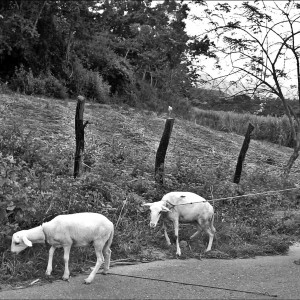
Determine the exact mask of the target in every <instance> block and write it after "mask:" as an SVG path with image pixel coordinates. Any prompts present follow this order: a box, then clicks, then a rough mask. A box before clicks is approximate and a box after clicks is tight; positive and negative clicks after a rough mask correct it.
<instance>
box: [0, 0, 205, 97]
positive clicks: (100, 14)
mask: <svg viewBox="0 0 300 300" xmlns="http://www.w3.org/2000/svg"><path fill="white" fill-rule="evenodd" d="M198 2H199V3H200V2H201V1H198ZM188 13H189V7H188V5H187V4H186V3H184V2H183V1H175V0H166V1H161V2H158V3H154V2H152V1H151V0H135V1H133V0H102V1H47V0H45V1H23V0H4V1H1V3H0V64H1V68H0V80H2V81H4V82H8V83H9V84H10V85H11V86H12V87H13V88H15V89H19V90H20V91H22V92H27V93H39V92H41V93H42V92H43V91H40V90H39V89H42V88H41V86H42V87H43V88H44V89H45V90H46V94H47V92H49V90H50V94H51V91H52V90H53V89H52V90H51V88H50V89H49V86H50V87H51V86H53V85H55V86H56V87H57V88H58V89H61V91H62V93H63V92H64V93H69V95H71V96H72V95H76V94H79V93H83V94H85V95H86V96H89V97H94V98H96V99H97V100H98V101H100V102H105V99H106V98H105V97H107V96H108V94H110V95H113V94H118V95H121V96H122V95H123V96H124V97H125V98H126V99H127V100H128V99H129V98H130V99H129V101H133V100H134V96H133V95H135V99H136V98H137V97H138V96H139V92H140V90H141V88H142V87H143V86H144V85H145V84H146V85H147V86H150V88H153V89H154V91H155V92H156V93H160V96H161V97H162V98H163V94H164V93H165V91H169V90H172V93H173V94H175V95H176V94H178V95H181V96H182V95H183V96H186V93H187V92H188V89H189V87H191V86H192V83H193V82H194V81H195V80H196V79H197V74H196V72H195V70H194V69H193V68H192V67H191V63H190V57H195V56H197V55H206V54H208V53H209V45H210V41H209V40H208V39H207V38H205V39H203V40H199V39H190V38H189V36H188V35H187V33H186V31H185V26H186V25H185V22H184V21H185V20H186V18H187V16H188ZM188 41H189V43H188ZM49 78H50V79H49ZM25 79H26V80H25ZM24 81H26V82H24ZM42 82H46V83H45V85H44V84H41V83H42ZM160 91H161V92H160ZM125 98H124V99H125Z"/></svg>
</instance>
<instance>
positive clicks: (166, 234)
mask: <svg viewBox="0 0 300 300" xmlns="http://www.w3.org/2000/svg"><path fill="white" fill-rule="evenodd" d="M163 229H164V235H165V238H166V241H167V245H168V246H170V245H171V241H170V238H169V236H168V233H167V227H166V224H165V222H163Z"/></svg>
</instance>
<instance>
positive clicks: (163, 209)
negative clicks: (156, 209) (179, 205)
mask: <svg viewBox="0 0 300 300" xmlns="http://www.w3.org/2000/svg"><path fill="white" fill-rule="evenodd" d="M161 210H162V211H170V210H169V209H168V208H167V207H165V206H164V205H162V207H161Z"/></svg>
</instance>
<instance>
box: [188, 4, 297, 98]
mask: <svg viewBox="0 0 300 300" xmlns="http://www.w3.org/2000/svg"><path fill="white" fill-rule="evenodd" d="M219 2H221V3H229V4H230V5H231V6H235V5H237V6H239V5H240V4H241V3H242V2H244V1H211V0H210V1H207V2H206V3H207V7H208V8H213V7H214V6H215V5H216V4H217V3H219ZM249 2H250V3H251V2H253V1H249ZM186 3H188V5H189V7H190V9H191V11H190V16H189V18H188V19H187V21H186V31H187V33H188V34H189V35H199V34H203V32H204V30H205V29H207V28H208V24H207V21H205V20H202V21H200V20H196V21H195V20H193V19H192V18H191V16H192V15H195V16H198V17H200V16H201V15H203V10H204V9H205V8H206V7H204V6H202V5H197V4H195V3H193V2H192V1H186ZM265 3H266V5H267V6H268V7H270V9H269V10H268V13H270V14H271V15H272V16H273V17H274V19H275V20H276V21H278V20H280V18H282V16H280V15H278V12H277V14H276V15H275V14H272V9H275V6H276V5H279V6H283V5H284V4H285V3H286V1H265ZM238 12H239V11H238V10H237V11H236V13H235V14H232V15H231V17H230V18H232V19H230V20H233V19H234V18H238V15H237V13H238ZM298 14H299V17H300V11H299V13H298ZM224 16H225V17H226V18H227V19H226V21H227V20H228V14H224ZM294 28H295V29H296V30H300V23H299V24H297V25H296V26H294ZM276 30H278V32H279V31H281V32H282V33H284V32H286V31H289V30H290V29H289V28H287V27H284V26H281V27H278V26H277V27H276ZM258 37H259V36H258ZM259 38H262V35H261V36H260V37H259ZM275 39H277V40H278V37H276V35H273V36H270V38H269V41H268V42H269V43H270V44H272V43H273V42H275V41H276V40H275ZM298 40H299V42H300V35H299V38H298ZM215 42H216V43H218V44H219V45H222V40H216V41H215ZM223 45H224V43H223ZM299 46H300V43H299ZM270 49H271V48H270ZM220 57H222V55H221V54H220ZM220 62H221V65H222V67H223V70H222V71H219V70H217V69H215V68H214V64H215V60H214V59H209V58H207V59H205V58H202V60H201V62H200V63H201V64H202V65H203V64H204V65H205V71H206V72H207V73H209V74H210V75H211V76H212V77H219V76H220V75H222V74H225V73H226V72H228V70H230V69H231V64H230V61H229V60H227V59H225V58H224V57H222V59H221V60H220ZM278 68H284V69H288V68H289V66H288V64H285V66H284V67H283V60H282V62H281V64H279V65H278ZM291 68H292V66H291ZM289 72H290V73H291V75H292V74H294V75H293V76H291V77H290V78H289V80H285V82H282V83H283V85H284V86H285V93H286V95H288V96H289V97H293V95H295V90H292V89H291V88H290V84H291V83H295V84H296V76H295V75H296V73H293V72H292V69H290V70H289ZM202 75H203V76H205V75H204V74H203V73H202ZM228 86H229V84H228V81H225V82H224V83H223V84H221V85H220V87H221V89H222V90H224V89H225V88H227V87H228ZM236 91H237V89H236V88H234V87H231V88H230V89H229V90H228V92H229V93H234V92H236Z"/></svg>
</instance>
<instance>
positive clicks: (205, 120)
mask: <svg viewBox="0 0 300 300" xmlns="http://www.w3.org/2000/svg"><path fill="white" fill-rule="evenodd" d="M191 119H192V120H195V122H196V123H197V124H199V125H203V126H208V127H210V128H212V129H215V130H220V131H225V132H234V133H237V134H241V135H244V134H245V133H246V130H247V127H248V124H249V122H250V123H252V125H254V127H255V130H254V131H253V134H252V137H253V138H254V139H257V140H265V141H269V142H271V143H276V144H279V145H282V146H287V147H291V146H292V144H293V138H292V132H291V128H290V125H289V120H288V118H287V116H282V117H271V116H257V115H252V114H250V113H247V114H239V113H235V112H230V111H213V110H202V109H199V108H195V107H194V108H193V109H192V111H191Z"/></svg>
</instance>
